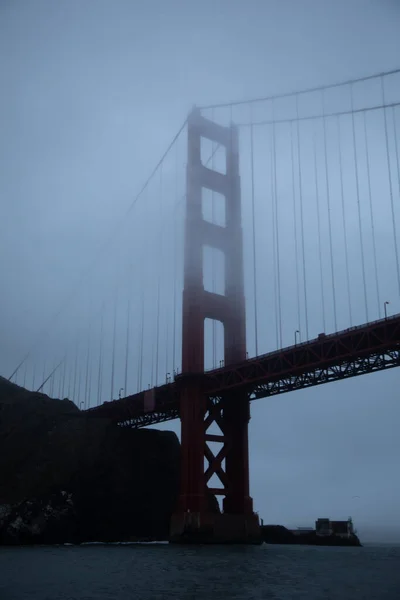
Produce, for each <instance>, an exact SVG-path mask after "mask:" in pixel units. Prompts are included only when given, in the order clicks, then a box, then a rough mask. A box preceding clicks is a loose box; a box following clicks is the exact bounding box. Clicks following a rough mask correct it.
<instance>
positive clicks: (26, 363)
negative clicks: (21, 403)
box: [23, 361, 28, 387]
mask: <svg viewBox="0 0 400 600" xmlns="http://www.w3.org/2000/svg"><path fill="white" fill-rule="evenodd" d="M27 370H28V361H25V370H24V383H23V386H24V387H25V385H26V373H27Z"/></svg>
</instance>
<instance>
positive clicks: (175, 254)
mask: <svg viewBox="0 0 400 600" xmlns="http://www.w3.org/2000/svg"><path fill="white" fill-rule="evenodd" d="M178 165H179V144H178V140H177V141H176V154H175V199H176V200H177V199H178V197H179V171H178ZM173 218H174V224H173V229H174V241H173V246H174V250H173V261H174V268H173V274H172V276H173V278H174V297H173V304H174V306H173V311H174V316H173V332H172V370H173V371H175V367H176V360H175V357H176V311H177V305H176V300H177V298H176V296H177V294H176V278H177V271H178V269H177V264H176V259H177V241H176V236H177V226H176V218H177V217H176V211H174V217H173Z"/></svg>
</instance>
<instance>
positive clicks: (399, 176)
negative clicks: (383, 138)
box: [392, 106, 400, 196]
mask: <svg viewBox="0 0 400 600" xmlns="http://www.w3.org/2000/svg"><path fill="white" fill-rule="evenodd" d="M392 117H393V137H394V151H395V156H396V165H397V181H398V184H399V196H400V162H399V144H398V139H397V119H396V108H395V107H394V106H392Z"/></svg>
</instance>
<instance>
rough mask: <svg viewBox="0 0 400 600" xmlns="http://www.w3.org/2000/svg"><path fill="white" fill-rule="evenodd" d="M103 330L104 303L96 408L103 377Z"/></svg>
mask: <svg viewBox="0 0 400 600" xmlns="http://www.w3.org/2000/svg"><path fill="white" fill-rule="evenodd" d="M103 328H104V302H103V304H102V307H101V316H100V343H99V361H98V364H99V367H98V371H97V406H99V404H101V398H102V393H101V386H102V379H103V377H102V375H103Z"/></svg>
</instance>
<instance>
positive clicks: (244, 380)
mask: <svg viewBox="0 0 400 600" xmlns="http://www.w3.org/2000/svg"><path fill="white" fill-rule="evenodd" d="M398 366H400V315H395V316H393V317H389V318H388V319H382V320H381V321H375V322H374V323H367V324H365V325H360V326H359V327H354V328H352V329H347V330H345V331H340V332H338V333H335V334H331V335H329V336H326V337H322V338H319V339H318V338H317V339H315V340H311V341H309V342H304V343H303V344H298V345H296V346H291V347H289V348H284V349H282V350H278V351H275V352H270V353H268V354H264V355H262V356H259V357H258V358H254V359H251V360H246V361H244V362H242V363H239V364H237V365H232V366H231V367H224V368H222V369H215V370H213V371H208V372H206V373H204V383H203V387H204V390H205V395H206V396H207V397H208V398H209V399H210V400H211V401H212V402H213V401H218V399H219V398H221V397H222V396H223V394H224V390H225V389H229V390H240V391H245V392H246V393H247V394H248V395H249V397H250V400H255V399H260V398H267V397H268V396H273V395H275V394H283V393H285V392H291V391H294V390H298V389H302V388H306V387H311V386H314V385H321V384H323V383H329V382H332V381H340V380H342V379H348V378H349V377H355V376H357V375H365V374H367V373H373V372H375V371H383V370H384V369H390V368H393V367H398ZM180 377H181V376H178V377H177V378H176V380H175V382H173V383H170V384H167V385H163V386H160V387H158V388H155V389H154V408H153V409H152V410H151V411H148V410H146V409H145V400H144V398H145V394H146V392H140V393H139V394H134V395H132V396H128V397H126V398H122V399H121V400H114V401H113V402H105V403H104V404H102V405H100V406H96V407H94V408H91V409H89V410H87V411H86V414H87V415H88V416H93V417H105V418H108V419H110V420H112V421H114V422H115V423H119V424H121V425H129V426H131V427H135V428H137V427H147V426H148V425H152V424H155V423H161V422H163V421H170V420H171V419H176V418H179V392H178V384H179V379H180ZM224 386H226V388H225V387H224Z"/></svg>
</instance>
